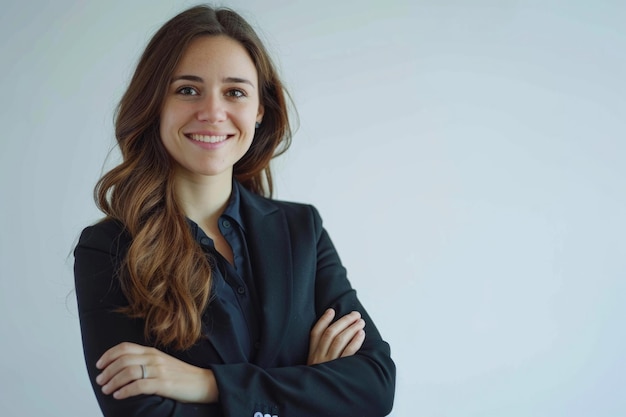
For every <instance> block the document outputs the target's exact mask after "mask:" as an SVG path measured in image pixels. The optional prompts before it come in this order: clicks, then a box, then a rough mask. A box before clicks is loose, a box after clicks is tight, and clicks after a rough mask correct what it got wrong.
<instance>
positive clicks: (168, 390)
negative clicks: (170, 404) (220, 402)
mask: <svg viewBox="0 0 626 417" xmlns="http://www.w3.org/2000/svg"><path fill="white" fill-rule="evenodd" d="M142 365H143V367H142ZM96 367H97V368H98V369H101V370H102V372H101V373H100V375H98V376H97V377H96V382H97V383H98V384H99V385H101V386H102V392H103V393H105V394H111V393H112V394H113V397H114V398H116V399H118V400H121V399H123V398H128V397H133V396H135V395H139V394H156V395H160V396H162V397H167V398H171V399H173V400H177V401H182V402H193V403H213V402H217V399H218V389H217V382H216V381H215V376H214V375H213V371H211V370H210V369H203V368H198V367H196V366H193V365H189V364H188V363H185V362H183V361H180V360H178V359H176V358H174V357H172V356H170V355H168V354H166V353H163V352H161V351H160V350H158V349H154V348H150V347H146V346H141V345H138V344H135V343H130V342H124V343H120V344H119V345H116V346H114V347H112V348H111V349H109V350H107V351H106V352H105V353H104V354H103V355H102V356H101V357H100V359H99V360H98V362H97V363H96Z"/></svg>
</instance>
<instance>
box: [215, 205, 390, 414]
mask: <svg viewBox="0 0 626 417" xmlns="http://www.w3.org/2000/svg"><path fill="white" fill-rule="evenodd" d="M309 208H310V212H309V216H312V219H313V220H312V221H313V230H314V241H313V244H312V246H313V247H312V248H311V250H312V251H315V252H316V270H315V295H314V297H315V310H316V312H315V313H316V316H317V317H318V318H319V317H320V316H321V314H323V312H324V311H325V310H326V309H327V308H329V307H332V308H334V309H335V310H336V311H337V315H336V317H337V318H338V317H341V316H343V315H345V314H347V313H349V312H350V311H353V310H357V311H359V312H360V313H361V315H362V317H363V318H364V320H365V322H366V329H365V330H366V338H365V342H364V344H363V346H362V347H361V349H360V350H359V351H358V352H357V353H356V354H355V355H353V356H350V357H345V358H339V359H336V360H333V361H329V362H326V363H322V364H317V365H313V366H307V365H296V366H285V367H279V368H270V369H262V368H260V367H258V366H255V365H253V364H248V363H243V364H218V365H213V366H212V367H211V368H212V370H213V371H214V373H215V377H216V379H217V382H218V387H219V390H220V402H221V403H222V406H223V410H224V415H225V416H228V417H239V416H251V417H252V416H258V415H267V414H269V415H270V416H272V417H274V416H277V417H315V416H346V417H354V416H360V417H381V416H384V415H387V414H388V413H389V412H390V411H391V408H392V405H393V399H394V391H395V365H394V363H393V361H392V359H391V357H390V349H389V345H388V344H387V343H386V342H385V341H384V340H383V339H382V338H381V336H380V334H379V332H378V330H377V329H376V327H375V325H374V323H373V321H372V319H371V317H370V316H369V315H368V314H367V312H366V310H365V309H364V308H363V306H362V305H361V303H360V302H359V300H358V298H357V296H356V292H355V290H354V289H353V288H352V287H351V285H350V283H349V281H348V279H347V276H346V270H345V268H344V267H343V266H342V264H341V262H340V259H339V256H338V255H337V252H336V250H335V248H334V246H333V244H332V242H331V240H330V238H329V236H328V233H327V232H326V230H325V229H324V228H323V227H322V222H321V218H320V216H319V214H318V213H317V211H316V210H315V209H314V208H313V207H310V206H309ZM307 250H308V249H307ZM255 412H258V414H254V413H255Z"/></svg>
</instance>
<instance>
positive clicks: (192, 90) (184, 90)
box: [176, 87, 198, 96]
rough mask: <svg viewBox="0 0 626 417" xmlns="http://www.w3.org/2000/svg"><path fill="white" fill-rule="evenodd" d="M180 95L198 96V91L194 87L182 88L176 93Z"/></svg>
mask: <svg viewBox="0 0 626 417" xmlns="http://www.w3.org/2000/svg"><path fill="white" fill-rule="evenodd" d="M176 92H177V93H178V94H182V95H183V96H197V95H198V91H197V90H196V89H195V88H193V87H181V88H179V89H178V90H177V91H176Z"/></svg>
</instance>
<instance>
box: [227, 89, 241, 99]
mask: <svg viewBox="0 0 626 417" xmlns="http://www.w3.org/2000/svg"><path fill="white" fill-rule="evenodd" d="M226 96H227V97H233V98H244V97H246V92H245V91H243V90H240V89H238V88H233V89H232V90H228V91H227V92H226Z"/></svg>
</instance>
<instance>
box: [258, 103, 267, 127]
mask: <svg viewBox="0 0 626 417" xmlns="http://www.w3.org/2000/svg"><path fill="white" fill-rule="evenodd" d="M264 114H265V107H263V105H262V104H259V111H258V112H257V114H256V121H257V123H261V122H262V121H263V115H264Z"/></svg>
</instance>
